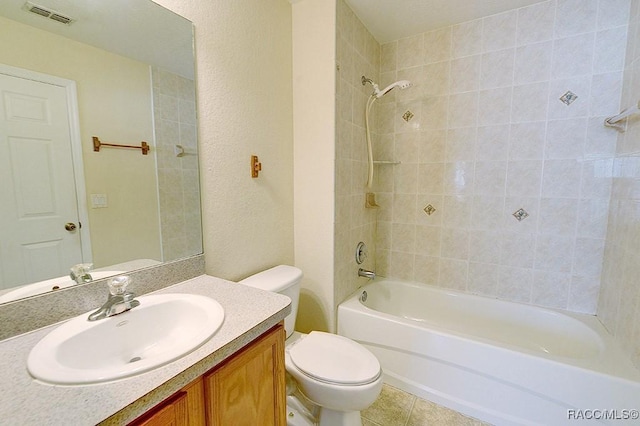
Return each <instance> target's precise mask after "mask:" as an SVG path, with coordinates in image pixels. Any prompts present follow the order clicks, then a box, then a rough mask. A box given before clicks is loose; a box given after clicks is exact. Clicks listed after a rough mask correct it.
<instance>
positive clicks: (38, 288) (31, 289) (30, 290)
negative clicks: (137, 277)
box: [0, 270, 126, 303]
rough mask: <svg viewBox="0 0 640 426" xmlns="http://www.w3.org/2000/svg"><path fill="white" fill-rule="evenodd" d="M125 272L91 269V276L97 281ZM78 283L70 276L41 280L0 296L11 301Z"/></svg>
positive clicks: (1, 301) (2, 301) (6, 300)
mask: <svg viewBox="0 0 640 426" xmlns="http://www.w3.org/2000/svg"><path fill="white" fill-rule="evenodd" d="M124 272H126V271H111V270H109V271H91V277H92V278H93V280H94V281H95V280H100V279H102V278H107V277H113V276H115V275H120V274H122V273H124ZM76 284H77V283H76V282H75V281H73V280H72V279H71V278H69V277H68V276H67V277H58V278H52V279H50V280H45V281H39V282H37V283H33V284H27V285H23V286H22V287H18V288H17V289H15V290H13V291H10V292H8V293H5V294H3V295H2V296H0V303H4V302H11V301H12V300H18V299H22V298H25V297H29V296H35V295H37V294H43V293H47V292H49V291H55V290H62V289H63V288H67V287H71V286H74V285H76Z"/></svg>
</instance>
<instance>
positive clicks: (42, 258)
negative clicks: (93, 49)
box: [0, 73, 82, 289]
mask: <svg viewBox="0 0 640 426" xmlns="http://www.w3.org/2000/svg"><path fill="white" fill-rule="evenodd" d="M67 96H68V94H67V90H66V89H65V88H64V87H60V86H57V85H54V84H48V83H43V82H40V81H34V80H31V79H27V78H21V77H17V76H13V75H6V74H1V73H0V289H2V288H9V287H13V286H16V285H20V284H25V283H30V282H34V281H40V280H43V279H48V278H52V277H57V276H63V275H66V274H68V273H69V267H70V266H71V265H73V264H76V263H81V262H82V247H81V241H80V230H79V227H80V224H79V216H78V202H77V196H76V189H75V180H74V169H73V158H72V150H71V130H70V120H69V114H70V113H69V107H68V102H69V100H68V99H67Z"/></svg>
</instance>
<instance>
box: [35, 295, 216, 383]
mask: <svg viewBox="0 0 640 426" xmlns="http://www.w3.org/2000/svg"><path fill="white" fill-rule="evenodd" d="M137 300H139V301H140V306H138V307H136V308H133V309H131V310H129V311H127V312H124V313H122V314H120V315H115V316H112V317H108V318H105V319H101V320H97V321H88V320H87V317H88V315H89V313H86V314H82V315H81V316H78V317H76V318H73V319H71V320H69V321H68V322H66V323H64V324H62V325H61V326H60V327H58V328H56V329H55V330H53V331H52V332H51V333H49V334H47V335H46V336H45V337H44V338H43V339H42V340H41V341H40V342H38V343H37V344H36V346H34V348H33V349H32V350H31V352H30V353H29V357H28V359H27V368H28V370H29V373H30V374H31V375H32V376H33V377H34V378H36V379H39V380H42V381H44V382H47V383H52V384H60V385H82V384H90V383H99V382H105V381H110V380H115V379H120V378H123V377H129V376H133V375H136V374H140V373H144V372H146V371H149V370H152V369H154V368H156V367H159V366H161V365H164V364H167V363H169V362H171V361H173V360H175V359H177V358H180V357H181V356H183V355H186V354H187V353H189V352H191V351H192V350H194V349H196V348H197V347H198V346H200V345H201V344H202V343H204V342H205V341H206V340H208V339H209V338H210V337H211V336H213V334H214V333H215V332H216V331H217V330H218V329H219V328H220V326H221V325H222V322H223V320H224V309H223V308H222V306H221V305H220V304H219V303H218V302H217V301H215V300H213V299H211V298H209V297H205V296H200V295H192V294H158V295H149V296H141V297H138V298H137Z"/></svg>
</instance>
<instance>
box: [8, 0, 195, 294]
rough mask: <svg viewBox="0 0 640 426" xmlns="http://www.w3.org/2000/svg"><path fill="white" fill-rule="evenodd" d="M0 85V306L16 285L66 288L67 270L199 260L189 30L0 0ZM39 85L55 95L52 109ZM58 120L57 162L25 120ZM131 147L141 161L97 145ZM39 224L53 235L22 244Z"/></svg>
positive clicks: (99, 7) (56, 2)
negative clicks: (67, 180)
mask: <svg viewBox="0 0 640 426" xmlns="http://www.w3.org/2000/svg"><path fill="white" fill-rule="evenodd" d="M0 77H2V78H3V79H4V80H0V83H2V84H4V86H3V89H2V98H1V99H0V104H2V106H0V115H3V116H6V117H8V118H6V117H5V118H4V120H5V121H3V122H0V138H4V141H2V142H0V169H3V170H4V172H0V180H2V181H4V183H2V182H0V187H2V185H4V189H0V198H1V200H0V203H1V204H3V206H4V207H3V208H0V216H1V217H2V222H4V223H5V225H4V226H3V227H0V302H3V301H9V300H7V299H6V298H5V299H4V300H3V298H2V296H3V295H6V294H8V293H10V292H15V290H16V289H19V288H26V287H24V286H26V285H29V286H30V288H34V289H35V288H36V287H37V288H38V289H37V290H34V291H35V292H36V293H39V292H46V291H51V290H55V289H56V287H57V288H63V287H64V286H65V285H75V284H69V280H68V274H69V268H70V267H71V266H73V265H74V264H76V263H89V262H91V263H93V264H94V269H93V270H94V271H95V272H94V275H95V277H94V279H99V278H104V277H106V276H109V275H114V274H120V273H123V272H125V271H130V270H134V269H139V268H142V267H147V266H151V265H155V264H159V263H161V262H167V261H172V260H177V259H181V258H184V257H188V256H192V255H195V254H199V253H202V227H201V215H200V192H199V177H198V161H197V136H196V135H197V131H196V129H197V125H196V110H195V83H194V80H195V73H194V56H193V25H192V23H191V22H190V21H188V20H186V19H185V18H183V17H181V16H179V15H176V14H175V13H173V12H172V11H169V10H167V9H165V8H164V7H162V6H160V5H158V4H156V3H154V2H152V1H151V0H109V1H95V0H33V1H26V0H2V2H0ZM23 82H25V84H26V85H27V86H25V87H26V88H25V89H24V90H25V91H22V90H23V89H22V83H23ZM60 82H62V83H60ZM18 83H19V84H18ZM34 84H35V86H34V87H31V86H30V85H34ZM43 84H44V85H45V86H46V87H51V86H54V87H58V86H60V85H62V86H64V87H65V90H64V94H63V95H59V94H58V91H57V89H56V90H54V92H55V93H54V94H52V95H47V96H53V97H54V98H51V99H54V100H51V99H50V98H48V97H47V96H45V95H41V92H40V90H41V87H40V86H42V85H43ZM68 87H71V89H69V88H68ZM28 90H35V92H33V93H32V92H28ZM42 90H43V91H44V90H45V89H42ZM43 93H44V92H43ZM56 96H63V100H62V101H60V102H63V103H56V102H59V100H58V99H57V98H55V97H56ZM74 96H75V98H74ZM34 99H35V100H38V102H40V100H42V99H44V100H43V101H42V102H41V103H38V102H35V101H34ZM36 104H37V105H36ZM38 105H43V106H42V107H40V106H38ZM56 105H57V106H58V107H56ZM60 105H62V106H63V107H59V106H60ZM65 105H66V106H67V108H64V106H65ZM60 110H65V111H66V110H68V111H66V112H68V116H67V118H64V117H63V118H62V121H65V120H66V121H65V122H68V124H69V127H68V129H67V133H65V135H67V134H68V135H67V136H66V137H67V138H68V142H65V143H63V144H62V145H63V146H66V148H65V149H67V151H62V152H63V154H64V153H65V152H66V153H67V154H66V155H61V154H60V153H59V152H58V151H55V150H56V149H57V148H55V147H54V146H53V144H52V143H48V139H47V138H49V133H50V132H48V131H47V132H45V136H33V135H32V134H31V133H29V132H31V131H32V130H33V129H36V130H37V131H36V130H33V131H34V132H35V133H34V134H37V133H38V132H40V133H42V126H41V123H39V122H38V120H37V119H34V117H35V116H38V117H42V120H43V122H44V121H46V122H47V123H49V122H50V121H52V120H54V118H52V117H53V116H57V113H58V112H59V111H60ZM16 111H17V112H16ZM30 114H35V115H33V116H32V115H30ZM38 114H39V115H38ZM15 117H18V118H19V119H22V121H23V122H29V120H30V122H29V123H28V125H27V124H25V123H21V124H20V125H21V126H23V127H24V129H25V130H20V131H24V132H26V133H25V135H27V136H22V135H21V136H19V137H18V136H16V135H14V134H10V133H11V131H10V130H7V131H2V129H1V127H5V128H6V129H8V128H9V127H11V126H9V125H8V124H7V123H9V122H10V121H12V120H13V121H16V120H14V118H15ZM38 117H36V118H38ZM6 120H8V121H6ZM18 121H19V120H18ZM10 124H11V123H10ZM38 126H40V127H38ZM21 129H22V127H21ZM63 133H64V131H63ZM12 138H13V139H12ZM51 138H53V136H52V137H51ZM95 139H98V140H99V141H100V142H99V143H98V145H100V146H98V147H96V143H95ZM16 141H19V142H23V141H29V142H30V143H29V144H24V143H18V142H16ZM34 141H35V142H34ZM31 142H34V143H31ZM142 142H145V143H147V144H148V145H149V147H150V150H149V152H148V153H147V154H143V150H142V149H136V148H127V147H117V146H109V145H128V146H133V147H135V146H138V147H139V146H142V145H143V144H142ZM69 147H70V151H68V149H69ZM52 152H53V154H52ZM2 158H4V160H3V159H2ZM3 161H4V162H3ZM60 171H62V172H66V175H69V176H71V185H67V186H65V185H63V184H61V183H60V182H62V180H63V179H62V178H59V174H56V173H58V172H60ZM3 173H4V174H3ZM8 173H13V174H12V175H11V174H8ZM62 174H64V173H62ZM25 194H27V195H29V196H30V197H27V195H25ZM65 200H66V201H65ZM69 200H70V201H69ZM61 205H64V206H70V205H74V206H73V209H71V213H64V214H62V213H60V211H62V209H61ZM74 209H75V210H74ZM42 218H45V219H47V220H48V222H47V226H52V228H54V229H55V232H54V231H49V230H48V231H46V232H45V234H46V235H45V236H43V237H38V238H39V239H38V240H35V239H34V240H29V241H27V240H26V239H25V238H26V237H24V236H23V235H24V234H29V238H32V237H31V233H32V232H33V230H34V229H36V228H39V227H41V225H39V224H38V223H39V222H38V220H40V219H42ZM14 219H15V222H16V224H14V225H8V224H9V223H12V222H11V221H12V220H14ZM18 222H20V223H18ZM51 224H53V225H51ZM18 225H19V226H18ZM42 227H44V225H43V226H42ZM23 228H24V230H23ZM66 237H69V238H72V243H71V244H67V245H66V246H64V245H63V244H61V243H59V241H61V240H62V239H63V238H66ZM7 241H12V243H11V244H12V245H11V244H9V243H8V242H7ZM25 241H27V242H25ZM9 246H11V247H9ZM68 246H73V247H72V248H71V250H75V251H67V248H68ZM16 247H17V248H16ZM16 265H18V266H16ZM57 278H59V279H62V280H66V281H65V282H66V283H67V284H64V285H59V282H58V281H56V279H57ZM52 279H53V280H54V281H51V280H52ZM43 282H44V284H43V285H40V284H41V283H43ZM33 283H38V284H37V285H35V286H34V285H32V284H33ZM56 283H58V284H56ZM50 284H51V285H50ZM34 291H27V292H23V293H22V296H21V297H28V296H32V295H34V294H35V293H34Z"/></svg>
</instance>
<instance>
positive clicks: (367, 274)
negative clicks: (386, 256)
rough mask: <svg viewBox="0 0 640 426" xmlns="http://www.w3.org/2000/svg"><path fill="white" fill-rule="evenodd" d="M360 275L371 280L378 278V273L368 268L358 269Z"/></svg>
mask: <svg viewBox="0 0 640 426" xmlns="http://www.w3.org/2000/svg"><path fill="white" fill-rule="evenodd" d="M358 276H359V277H365V278H369V279H370V280H375V279H376V273H375V272H373V271H367V270H366V269H362V268H360V269H358Z"/></svg>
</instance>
